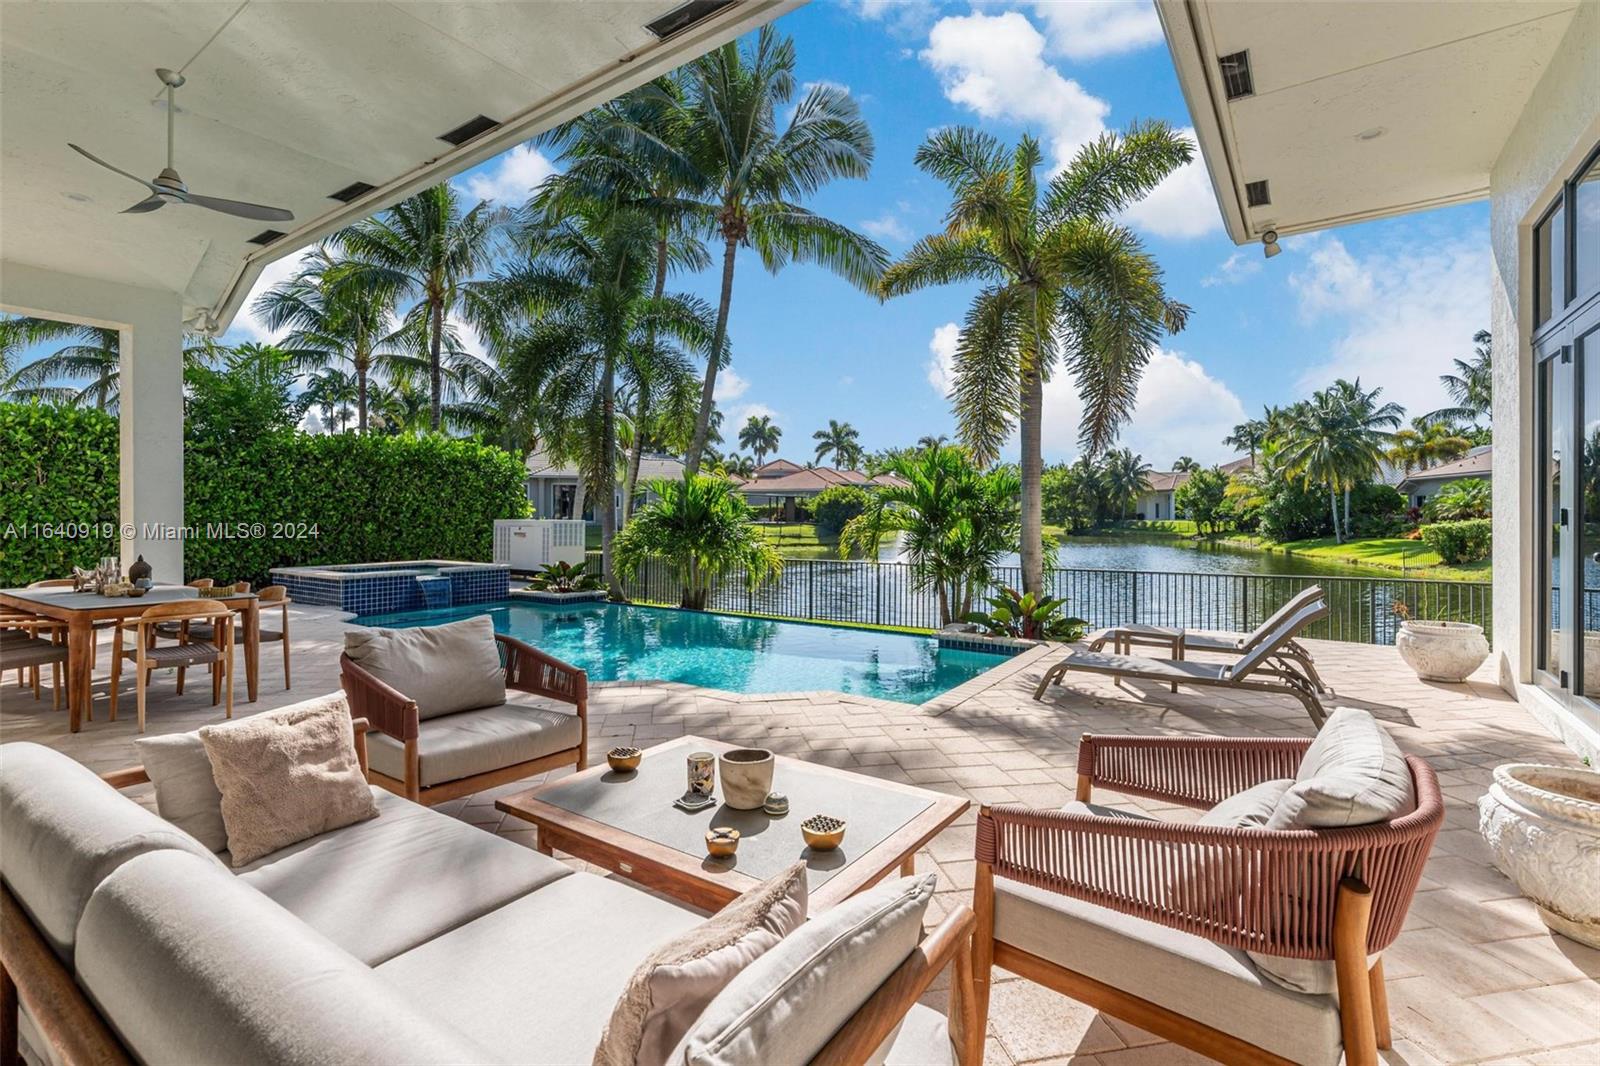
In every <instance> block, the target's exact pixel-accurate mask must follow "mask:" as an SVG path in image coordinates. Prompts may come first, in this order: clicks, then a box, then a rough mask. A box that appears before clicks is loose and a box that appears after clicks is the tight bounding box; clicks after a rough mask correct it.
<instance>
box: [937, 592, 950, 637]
mask: <svg viewBox="0 0 1600 1066" xmlns="http://www.w3.org/2000/svg"><path fill="white" fill-rule="evenodd" d="M938 588H939V625H940V626H947V625H949V624H950V593H949V592H948V591H947V590H946V588H945V584H944V582H943V581H941V582H939V585H938Z"/></svg>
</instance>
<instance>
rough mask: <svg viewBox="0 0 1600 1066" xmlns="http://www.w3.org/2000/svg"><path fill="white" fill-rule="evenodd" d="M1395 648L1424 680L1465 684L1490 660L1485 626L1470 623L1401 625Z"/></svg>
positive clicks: (1411, 622)
mask: <svg viewBox="0 0 1600 1066" xmlns="http://www.w3.org/2000/svg"><path fill="white" fill-rule="evenodd" d="M1394 646H1395V649H1396V650H1397V651H1399V652H1400V658H1402V659H1404V660H1405V662H1406V665H1407V666H1409V667H1411V669H1413V670H1415V671H1416V672H1417V676H1418V677H1420V678H1422V680H1424V681H1451V682H1459V681H1465V680H1466V679H1467V677H1468V675H1470V674H1471V673H1472V671H1474V670H1476V669H1477V668H1478V667H1479V666H1482V665H1483V660H1485V659H1487V658H1488V657H1489V642H1488V641H1487V640H1486V639H1484V636H1483V627H1482V626H1478V625H1473V624H1472V623H1471V622H1421V621H1410V622H1401V623H1400V632H1399V633H1397V634H1395V638H1394Z"/></svg>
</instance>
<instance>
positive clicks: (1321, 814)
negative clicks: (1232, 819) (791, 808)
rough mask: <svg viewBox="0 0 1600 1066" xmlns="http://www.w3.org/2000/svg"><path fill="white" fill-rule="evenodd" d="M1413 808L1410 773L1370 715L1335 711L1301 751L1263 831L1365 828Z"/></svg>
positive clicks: (1342, 709)
mask: <svg viewBox="0 0 1600 1066" xmlns="http://www.w3.org/2000/svg"><path fill="white" fill-rule="evenodd" d="M1416 805H1417V797H1416V791H1415V789H1414V788H1413V786H1412V782H1411V768H1410V767H1408V766H1407V765H1406V760H1405V756H1404V755H1402V754H1401V753H1400V749H1399V748H1398V747H1397V746H1396V745H1395V742H1394V741H1393V740H1392V739H1390V737H1389V734H1388V733H1387V732H1385V731H1384V728H1383V727H1382V726H1381V725H1379V724H1378V722H1377V720H1376V719H1374V718H1373V717H1372V715H1371V714H1369V713H1368V712H1366V711H1364V710H1360V709H1359V708H1355V707H1340V708H1338V709H1336V710H1335V711H1334V712H1333V714H1332V715H1330V716H1329V717H1328V721H1327V723H1326V724H1325V725H1324V726H1323V727H1322V728H1321V729H1320V730H1319V731H1318V732H1317V738H1316V739H1315V740H1313V741H1312V742H1311V747H1309V748H1307V749H1306V753H1305V756H1304V757H1303V758H1302V759H1301V760H1300V769H1299V772H1298V773H1296V774H1295V784H1294V787H1293V788H1291V789H1289V791H1288V792H1286V793H1285V794H1284V797H1283V799H1282V800H1281V801H1280V802H1279V804H1278V809H1277V810H1276V811H1275V812H1274V813H1273V816H1272V818H1271V819H1270V820H1269V822H1268V823H1267V828H1268V829H1331V828H1337V827H1340V826H1351V825H1371V824H1373V823H1374V822H1386V821H1389V820H1390V819H1393V818H1398V817H1399V816H1400V815H1402V814H1405V813H1407V812H1408V811H1410V810H1412V809H1413V808H1415V807H1416Z"/></svg>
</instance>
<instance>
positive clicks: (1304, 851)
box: [974, 735, 1444, 1066]
mask: <svg viewBox="0 0 1600 1066" xmlns="http://www.w3.org/2000/svg"><path fill="white" fill-rule="evenodd" d="M1310 744H1311V742H1310V741H1309V740H1292V739H1288V740H1279V739H1242V740H1241V739H1232V738H1223V737H1098V736H1087V735H1086V736H1084V737H1083V738H1082V740H1081V742H1080V746H1079V753H1078V770H1079V777H1078V800H1079V802H1080V803H1084V804H1086V803H1088V802H1089V800H1090V793H1091V789H1092V788H1093V787H1094V786H1096V785H1100V786H1102V787H1106V788H1111V789H1115V790H1117V791H1121V792H1125V793H1129V794H1132V795H1137V796H1146V797H1149V798H1151V799H1156V800H1162V801H1165V802H1170V803H1177V804H1181V805H1183V806H1187V807H1195V808H1206V807H1210V806H1212V805H1214V804H1216V803H1218V802H1220V801H1221V800H1223V799H1225V798H1227V797H1228V796H1231V795H1233V794H1235V793H1237V792H1239V791H1242V790H1244V789H1246V788H1249V787H1251V786H1253V785H1256V784H1259V783H1261V782H1265V781H1270V780H1277V779H1282V778H1293V777H1294V776H1295V773H1296V770H1297V768H1298V766H1299V763H1300V760H1301V757H1302V756H1303V755H1304V754H1305V751H1306V749H1307V748H1308V747H1310ZM1406 762H1407V765H1408V766H1409V768H1410V771H1411V775H1412V781H1413V784H1414V787H1415V791H1416V799H1417V805H1416V808H1415V809H1414V810H1412V811H1411V812H1410V813H1407V814H1405V815H1403V816H1401V817H1399V818H1396V819H1393V820H1391V821H1388V822H1382V823H1377V824H1373V825H1365V826H1354V827H1349V828H1341V829H1296V830H1284V831H1277V830H1273V831H1269V830H1265V829H1253V828H1247V829H1236V828H1222V827H1216V826H1201V825H1188V824H1180V823H1172V822H1163V821H1156V820H1150V819H1145V818H1142V817H1138V816H1118V814H1117V812H1114V811H1110V810H1106V811H1105V813H1095V812H1093V811H1092V810H1091V811H1085V810H1084V809H1082V808H1078V809H1072V808H1069V809H1067V810H1061V811H1056V810H1036V809H1032V808H1027V807H1020V806H1009V805H1008V806H996V807H984V808H982V810H981V811H980V813H979V815H978V828H977V848H976V857H977V879H976V885H975V889H974V904H975V906H974V909H975V910H976V912H977V916H978V928H977V932H976V934H975V936H976V941H975V956H974V957H975V969H976V979H977V988H978V992H977V1000H978V1011H979V1015H980V1017H979V1025H980V1027H981V1026H983V1025H984V1024H986V1021H987V1017H988V1009H989V981H990V971H991V969H992V967H994V966H995V965H999V966H1002V967H1004V968H1005V969H1007V970H1010V971H1011V972H1013V973H1017V974H1020V975H1021V976H1023V977H1026V978H1029V979H1031V980H1033V981H1036V982H1038V983H1039V984H1042V985H1045V986H1046V987H1048V988H1052V989H1054V990H1056V991H1058V992H1061V993H1063V994H1064V995H1067V996H1070V997H1072V998H1073V999H1076V1000H1079V1001H1080V1002H1083V1003H1086V1004H1088V1005H1089V1006H1092V1007H1095V1008H1097V1009H1099V1010H1102V1011H1104V1012H1105V1013H1107V1014H1110V1015H1113V1016H1114V1017H1118V1018H1121V1019H1123V1020H1125V1021H1128V1022H1130V1023H1132V1024H1134V1025H1138V1026H1140V1027H1141V1028H1144V1029H1146V1030H1148V1031H1150V1032H1152V1033H1155V1034H1156V1035H1158V1036H1161V1037H1164V1038H1166V1039H1168V1040H1171V1041H1173V1042H1174V1043H1177V1044H1180V1045H1183V1046H1185V1047H1188V1048H1190V1049H1192V1050H1195V1051H1198V1052H1200V1053H1202V1054H1205V1055H1209V1056H1211V1057H1213V1058H1217V1059H1221V1060H1223V1061H1230V1062H1232V1061H1249V1062H1268V1063H1287V1062H1290V1061H1291V1060H1290V1059H1289V1058H1286V1057H1284V1056H1282V1055H1279V1054H1275V1053H1273V1052H1272V1051H1269V1050H1267V1049H1265V1048H1263V1047H1261V1046H1259V1044H1255V1043H1252V1042H1250V1041H1249V1040H1246V1039H1241V1038H1240V1037H1239V1036H1238V1035H1236V1034H1234V1033H1230V1032H1225V1031H1222V1030H1220V1029H1218V1028H1215V1027H1213V1026H1211V1025H1208V1024H1205V1023H1203V1022H1201V1021H1198V1020H1196V1019H1193V1018H1191V1017H1189V1016H1187V1015H1185V1014H1184V1013H1183V1012H1182V1011H1181V1010H1175V1009H1173V1008H1172V1007H1170V1006H1164V1005H1162V1004H1160V1003H1156V1002H1153V1001H1151V1000H1149V999H1146V998H1143V996H1141V995H1140V992H1146V994H1150V993H1148V991H1147V990H1146V989H1145V988H1144V986H1143V985H1142V983H1140V982H1129V983H1130V984H1132V985H1133V987H1119V986H1117V985H1115V984H1112V983H1108V982H1106V981H1102V980H1097V979H1096V978H1094V977H1091V976H1088V975H1086V974H1084V973H1080V972H1076V971H1075V970H1073V969H1070V968H1068V967H1066V966H1064V965H1062V964H1060V963H1058V962H1055V961H1052V960H1050V959H1047V958H1045V957H1043V955H1042V954H1041V952H1042V951H1044V952H1048V951H1049V950H1050V948H1049V945H1045V944H1041V943H1035V942H1032V941H1030V942H1028V943H1010V942H1006V941H1005V940H1004V939H1003V938H1000V937H997V936H996V887H995V886H996V881H997V879H999V880H1001V881H1002V882H1004V881H1011V882H1019V883H1021V884H1023V885H1027V886H1031V888H1034V889H1039V890H1043V892H1045V893H1050V894H1054V895H1059V896H1063V897H1069V898H1070V899H1074V900H1082V901H1084V902H1085V903H1087V904H1092V905H1093V906H1094V907H1095V908H1104V909H1106V910H1108V911H1114V912H1117V913H1119V914H1123V915H1130V916H1133V917H1135V918H1139V919H1143V920H1144V921H1145V922H1148V923H1153V925H1154V926H1160V927H1165V928H1166V929H1171V930H1177V931H1180V932H1181V933H1189V934H1193V935H1195V936H1198V937H1203V938H1205V939H1206V940H1209V941H1213V942H1214V943H1215V944H1218V945H1221V946H1222V947H1223V948H1229V949H1239V950H1241V951H1250V952H1256V953H1261V954H1265V955H1274V956H1286V957H1289V958H1292V959H1310V960H1330V959H1331V960H1332V961H1333V963H1334V970H1335V974H1336V977H1337V985H1338V991H1339V998H1338V1002H1339V1006H1338V1014H1339V1030H1340V1034H1341V1036H1342V1043H1343V1051H1344V1054H1345V1061H1346V1062H1347V1063H1349V1064H1350V1066H1371V1064H1373V1063H1376V1062H1377V1049H1378V1048H1380V1047H1388V1046H1389V1019H1388V1006H1387V998H1386V994H1385V991H1384V982H1383V963H1382V960H1381V959H1379V960H1378V961H1377V962H1376V964H1375V965H1373V966H1371V968H1370V970H1369V967H1368V958H1369V956H1371V955H1375V954H1377V953H1378V952H1381V951H1383V950H1384V949H1385V948H1387V947H1388V946H1389V945H1390V944H1391V943H1393V942H1394V939H1395V937H1396V936H1398V935H1399V933H1400V927H1401V924H1402V922H1403V921H1404V920H1405V915H1406V911H1407V909H1408V908H1409V907H1410V904H1411V897H1412V894H1413V893H1414V892H1415V891H1416V887H1417V883H1418V881H1419V880H1420V878H1421V876H1422V868H1423V864H1424V863H1425V862H1426V861H1427V856H1428V850H1429V848H1430V847H1431V846H1432V843H1433V839H1434V837H1435V835H1436V834H1437V833H1438V831H1439V827H1440V825H1441V823H1442V822H1443V819H1444V807H1443V804H1442V801H1441V799H1440V795H1439V785H1438V781H1437V779H1436V778H1435V777H1434V774H1433V771H1432V770H1431V769H1429V768H1428V766H1427V764H1426V763H1424V762H1422V760H1420V759H1417V758H1415V757H1408V758H1407V760H1406ZM1044 898H1045V899H1046V900H1048V897H1044ZM1008 905H1010V904H1009V903H1008ZM1045 906H1048V903H1046V904H1045ZM1073 906H1074V907H1077V906H1078V905H1073ZM1078 909H1079V910H1080V911H1081V910H1082V908H1081V907H1079V908H1078ZM1091 917H1092V915H1091ZM1070 921H1071V919H1070V918H1069V919H1066V923H1067V924H1070ZM1115 924H1116V923H1115V922H1104V923H1103V925H1104V926H1105V927H1112V926H1114V925H1115ZM1123 924H1124V925H1127V923H1125V922H1124V923H1123ZM1129 928H1130V929H1139V930H1142V929H1143V927H1137V926H1130V927H1129ZM1130 947H1131V944H1130ZM1129 957H1133V956H1132V955H1131V954H1130V956H1129ZM1246 965H1247V964H1246ZM1219 976H1220V975H1219ZM1263 987H1266V986H1263ZM1208 992H1209V993H1210V994H1211V995H1213V996H1215V995H1218V994H1219V992H1218V990H1217V989H1198V990H1197V991H1196V994H1197V995H1199V996H1206V995H1207V994H1208ZM1273 994H1275V993H1273ZM1287 994H1288V995H1290V996H1293V995H1296V993H1287ZM1268 998H1270V995H1269V997H1268ZM1319 998H1320V997H1319ZM1332 1058H1333V1060H1336V1059H1337V1049H1333V1052H1332Z"/></svg>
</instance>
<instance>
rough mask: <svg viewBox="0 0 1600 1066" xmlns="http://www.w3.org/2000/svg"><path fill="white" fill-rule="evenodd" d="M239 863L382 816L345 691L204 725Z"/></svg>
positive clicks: (213, 772) (203, 739)
mask: <svg viewBox="0 0 1600 1066" xmlns="http://www.w3.org/2000/svg"><path fill="white" fill-rule="evenodd" d="M200 740H201V742H202V743H204V744H205V748H206V754H207V755H208V756H209V757H210V759H211V775H212V777H213V778H214V779H215V780H216V784H217V791H218V792H220V793H221V794H222V821H223V824H224V825H225V826H226V827H227V830H228V851H229V852H230V853H231V854H230V858H231V859H232V862H233V865H234V866H236V867H237V866H245V865H247V864H249V863H251V862H254V861H255V860H256V859H259V858H261V857H262V856H263V855H270V854H272V853H273V852H274V851H277V850H278V849H279V848H284V847H288V846H289V845H290V844H294V843H296V842H298V841H301V840H305V839H307V838H309V837H314V836H317V835H319V834H322V833H326V832H329V831H331V830H334V829H340V828H343V827H344V826H347V825H351V824H354V823H355V822H361V821H365V820H366V819H368V818H374V817H376V816H377V814H378V804H377V802H376V801H375V800H373V798H372V790H371V789H370V788H369V787H368V786H367V782H366V778H365V777H363V776H362V773H361V766H360V764H359V763H358V762H357V761H356V746H355V738H354V734H353V733H352V731H351V723H350V705H349V704H348V703H347V702H346V701H345V697H344V693H342V692H341V693H336V694H334V695H331V696H323V697H321V698H319V699H314V700H307V701H306V702H304V703H297V704H295V705H294V706H293V707H285V708H283V709H282V710H277V711H267V712H266V713H264V714H258V715H254V716H252V717H250V718H243V719H240V720H239V721H237V722H227V723H224V724H223V725H208V726H206V727H205V728H204V729H202V730H200Z"/></svg>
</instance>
